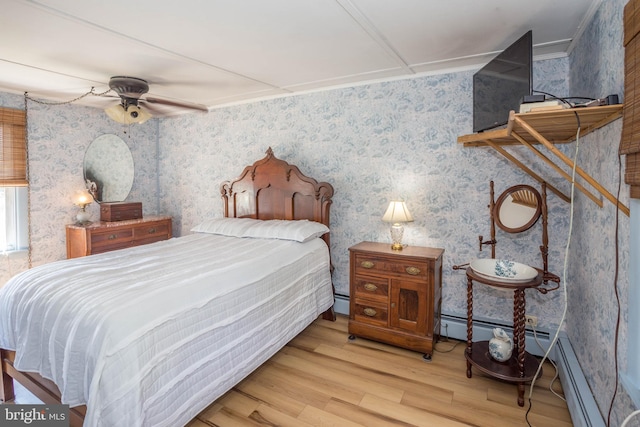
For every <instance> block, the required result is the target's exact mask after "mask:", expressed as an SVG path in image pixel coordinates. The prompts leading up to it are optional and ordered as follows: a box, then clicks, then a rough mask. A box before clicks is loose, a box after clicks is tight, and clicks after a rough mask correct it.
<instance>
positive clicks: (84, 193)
mask: <svg viewBox="0 0 640 427" xmlns="http://www.w3.org/2000/svg"><path fill="white" fill-rule="evenodd" d="M92 201H93V196H92V195H91V193H89V191H88V190H86V189H85V190H78V191H76V194H75V195H74V196H73V204H74V205H76V206H78V207H79V208H80V210H79V211H78V213H77V214H76V221H77V223H78V224H86V223H89V222H91V221H90V219H91V216H90V215H89V212H87V211H86V210H85V208H86V207H87V205H90V204H91V202H92Z"/></svg>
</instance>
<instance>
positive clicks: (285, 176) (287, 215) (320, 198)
mask: <svg viewBox="0 0 640 427" xmlns="http://www.w3.org/2000/svg"><path fill="white" fill-rule="evenodd" d="M220 193H221V194H222V200H223V201H224V216H225V217H231V218H256V219H288V220H291V219H308V220H311V221H317V222H321V223H323V224H324V225H326V226H327V227H330V225H329V209H330V207H331V198H332V197H333V187H332V186H331V184H329V183H327V182H318V181H316V180H315V179H313V178H310V177H308V176H305V175H304V174H303V173H302V172H300V169H298V167H297V166H293V165H290V164H289V163H287V162H285V161H284V160H280V159H278V158H276V156H274V154H273V150H272V149H271V147H269V149H268V150H267V156H266V157H265V158H263V159H262V160H258V161H257V162H255V163H254V164H252V165H250V166H247V167H246V168H244V171H242V174H241V175H240V176H239V177H238V178H236V179H235V180H233V181H226V182H223V183H222V185H221V186H220ZM323 239H324V240H325V242H326V243H327V246H329V247H331V246H330V241H329V233H327V234H325V235H324V236H323Z"/></svg>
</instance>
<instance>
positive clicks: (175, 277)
mask: <svg viewBox="0 0 640 427" xmlns="http://www.w3.org/2000/svg"><path fill="white" fill-rule="evenodd" d="M332 304H333V291H332V286H331V278H330V273H329V253H328V249H327V246H326V244H325V242H324V241H323V240H321V239H313V240H312V241H310V242H307V243H298V242H295V241H288V240H275V239H249V238H236V237H227V236H220V235H213V234H193V235H189V236H184V237H180V238H174V239H170V240H167V241H162V242H158V243H154V244H151V245H145V246H139V247H134V248H129V249H124V250H119V251H113V252H108V253H104V254H98V255H93V256H89V257H84V258H76V259H71V260H64V261H59V262H54V263H50V264H47V265H43V266H39V267H36V268H33V269H31V270H28V271H25V272H23V273H21V274H19V275H17V276H15V277H14V278H12V279H11V280H10V281H9V282H8V283H7V284H6V285H5V286H4V287H3V288H1V289H0V347H2V348H5V349H8V350H15V351H16V352H17V354H16V360H15V366H16V368H17V369H19V370H22V371H27V372H37V373H39V374H40V375H42V376H43V377H45V378H48V379H51V380H53V381H54V382H55V383H56V384H57V385H58V387H59V388H60V390H61V393H62V402H63V403H66V404H69V405H70V406H77V405H83V404H86V405H87V414H86V417H85V423H84V425H85V426H123V425H126V426H153V427H156V426H172V427H174V426H180V425H184V424H186V423H187V422H188V421H189V420H191V419H192V418H193V417H195V415H197V414H198V413H199V412H200V411H201V410H203V409H204V408H205V407H206V406H207V405H208V404H210V403H211V402H212V401H213V400H215V399H216V398H218V397H219V396H221V395H222V394H224V393H225V392H226V391H228V390H229V389H230V388H231V387H233V386H234V385H235V384H236V383H238V382H239V381H240V380H242V379H243V378H244V377H246V376H247V375H248V374H249V373H251V372H252V371H253V370H254V369H255V368H257V367H258V366H260V365H261V364H262V363H264V362H265V361H266V360H267V359H268V358H269V357H271V356H272V355H273V354H274V353H276V352H277V351H278V350H279V349H280V348H282V347H283V346H284V345H285V344H286V343H287V342H288V341H290V340H291V339H292V338H293V337H295V336H296V335H297V334H298V333H299V332H300V331H302V330H303V329H304V328H305V327H306V326H308V325H309V324H310V323H311V322H312V321H313V320H314V319H316V318H317V317H318V315H319V314H321V313H322V312H324V311H325V310H327V309H328V308H329V307H330V306H331V305H332Z"/></svg>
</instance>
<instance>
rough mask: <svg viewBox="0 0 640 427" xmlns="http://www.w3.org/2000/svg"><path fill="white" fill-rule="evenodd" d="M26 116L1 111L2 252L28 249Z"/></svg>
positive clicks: (22, 113) (0, 184)
mask: <svg viewBox="0 0 640 427" xmlns="http://www.w3.org/2000/svg"><path fill="white" fill-rule="evenodd" d="M27 185H28V181H27V138H26V114H25V112H24V111H23V110H14V109H10V108H0V251H3V252H9V251H18V250H24V249H27V248H28V246H29V243H28V242H29V233H28V231H29V230H28V206H27V197H28V189H27Z"/></svg>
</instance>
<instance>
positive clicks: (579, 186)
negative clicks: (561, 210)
mask: <svg viewBox="0 0 640 427" xmlns="http://www.w3.org/2000/svg"><path fill="white" fill-rule="evenodd" d="M511 136H513V137H514V138H515V139H516V140H518V141H519V142H520V143H521V144H522V145H524V146H525V147H527V148H528V149H530V150H531V151H532V152H533V153H534V154H535V155H536V156H538V157H540V158H541V159H542V160H544V162H545V163H547V164H548V165H549V166H551V167H552V168H553V169H554V170H555V171H556V172H558V173H559V174H560V175H561V176H562V177H563V178H564V179H566V180H567V181H569V182H571V175H569V174H568V173H567V172H565V171H564V170H563V169H562V168H561V167H559V166H558V165H556V164H555V163H554V161H553V160H551V159H550V158H549V157H547V156H545V155H544V154H543V153H542V152H540V150H538V149H537V148H535V147H534V146H533V145H532V144H530V143H528V142H527V141H526V140H525V139H524V138H522V137H521V136H520V135H518V134H517V133H516V132H513V133H512V134H511ZM548 185H549V184H547V186H548ZM575 186H576V188H577V189H579V190H580V191H582V192H583V193H584V194H585V195H587V197H589V198H590V199H591V200H592V201H593V202H594V203H595V204H596V205H598V206H599V207H602V206H603V203H602V198H600V197H596V196H595V195H594V194H593V193H592V192H590V191H589V190H587V189H586V188H585V187H584V186H583V185H582V184H580V183H579V182H576V183H575ZM563 200H564V199H563ZM566 201H567V202H570V201H571V198H567V200H566Z"/></svg>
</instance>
